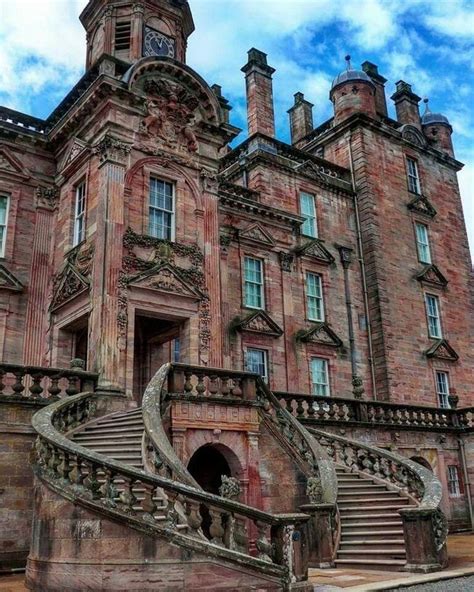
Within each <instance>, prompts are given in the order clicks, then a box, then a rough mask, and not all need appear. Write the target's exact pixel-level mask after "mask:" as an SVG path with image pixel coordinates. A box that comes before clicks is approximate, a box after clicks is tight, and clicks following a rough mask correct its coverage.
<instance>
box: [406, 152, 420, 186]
mask: <svg viewBox="0 0 474 592" xmlns="http://www.w3.org/2000/svg"><path fill="white" fill-rule="evenodd" d="M407 172H408V188H409V190H410V191H411V192H412V193H421V187H420V178H419V175H418V165H417V163H416V161H415V160H413V159H412V158H407Z"/></svg>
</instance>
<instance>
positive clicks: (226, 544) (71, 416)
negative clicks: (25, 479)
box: [32, 393, 309, 589]
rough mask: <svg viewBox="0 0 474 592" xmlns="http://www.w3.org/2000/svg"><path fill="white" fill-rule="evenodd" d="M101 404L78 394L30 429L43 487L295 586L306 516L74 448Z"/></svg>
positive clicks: (45, 410) (48, 411) (40, 414)
mask: <svg viewBox="0 0 474 592" xmlns="http://www.w3.org/2000/svg"><path fill="white" fill-rule="evenodd" d="M96 401H97V395H95V394H94V393H80V394H78V395H75V396H72V397H68V398H65V399H61V400H59V401H57V402H55V403H52V404H51V405H49V406H48V407H45V408H43V409H41V410H40V411H38V412H37V413H36V414H35V415H34V416H33V420H32V424H33V428H34V429H35V431H36V432H37V434H38V439H37V442H36V445H35V449H36V463H35V471H36V473H37V475H38V476H39V477H40V478H41V479H43V480H45V481H46V482H47V483H48V485H49V486H51V487H52V488H53V489H54V490H55V491H56V492H57V493H58V494H59V495H62V496H64V497H66V498H68V499H71V500H73V501H74V502H75V503H80V504H82V505H85V506H86V507H89V508H92V509H94V510H96V511H97V510H100V511H101V512H103V513H105V514H107V515H109V516H112V517H114V518H121V519H122V520H125V521H126V522H127V523H128V524H131V525H132V526H134V527H135V528H138V529H139V530H141V531H144V532H150V531H155V532H159V533H160V534H162V535H163V536H165V537H167V538H168V539H169V538H170V537H172V540H173V542H174V543H176V544H178V545H181V546H183V547H185V548H187V549H192V550H195V551H202V552H204V553H208V554H211V555H214V556H219V557H225V558H226V559H228V560H231V561H234V562H237V563H240V564H245V565H247V566H249V565H250V566H251V567H254V568H258V569H261V570H264V571H265V572H266V573H271V574H273V575H276V576H278V577H279V578H281V579H282V581H283V582H284V585H285V589H287V587H288V586H289V583H290V582H291V581H292V580H294V575H293V567H292V565H293V564H292V545H293V542H292V541H293V536H292V535H293V531H294V530H295V528H296V527H297V526H298V525H299V524H302V523H304V522H305V521H306V520H307V519H308V518H309V517H308V516H307V515H305V514H302V513H300V514H296V513H295V514H270V513H268V512H264V511H262V510H258V509H256V508H252V507H249V506H246V505H244V504H241V503H239V502H236V501H233V500H230V499H226V498H222V497H220V496H216V495H213V494H210V493H207V492H205V491H203V490H202V489H196V488H193V487H191V486H189V485H186V484H183V483H179V482H177V481H173V480H171V479H168V478H165V477H162V476H160V475H152V474H149V473H146V472H145V471H142V470H140V469H136V468H133V467H131V466H129V465H126V464H125V463H122V462H120V461H118V460H114V459H110V458H108V457H107V456H104V455H103V454H99V453H97V452H93V451H91V450H88V449H86V448H84V447H82V446H80V445H79V444H77V443H75V442H73V441H71V440H69V439H68V438H67V437H66V436H65V435H64V434H65V433H67V432H69V431H71V429H75V428H77V427H78V426H79V425H82V424H84V423H86V422H88V421H90V420H91V419H92V418H93V415H94V413H95V409H96ZM99 472H103V474H104V476H105V478H104V482H103V483H100V482H99V480H98V473H99ZM117 479H120V481H123V483H124V490H123V491H122V493H120V495H118V492H117V488H116V485H115V483H114V482H115V480H117ZM137 483H138V484H141V485H142V488H144V490H145V494H144V498H143V499H142V500H139V499H137V498H136V496H135V495H134V487H135V486H136V484H137ZM158 491H160V492H164V493H165V495H166V496H167V500H168V505H167V508H166V521H165V526H160V524H159V523H158V522H157V521H156V520H155V518H154V515H155V514H156V512H157V506H156V504H155V501H154V498H155V496H156V494H157V492H158ZM137 504H139V507H140V509H141V511H142V512H143V515H142V516H140V515H137V513H136V510H135V508H136V506H137ZM177 504H181V505H182V507H184V513H183V512H181V513H180V512H179V511H178V507H177ZM200 504H205V505H206V506H208V508H209V511H210V515H211V518H212V523H211V526H210V534H211V536H212V537H213V538H212V541H209V540H207V539H206V538H204V536H203V534H202V530H201V522H202V519H201V517H200V514H199V506H200ZM180 520H184V522H182V524H181V525H180V526H184V527H185V528H186V529H187V530H188V531H191V533H192V534H188V533H186V534H183V532H180V530H179V528H178V526H179V521H180ZM247 521H251V522H253V523H254V524H255V525H256V529H257V531H258V538H257V540H256V543H255V546H256V548H257V551H258V557H253V556H250V554H249V551H248V549H247V548H246V547H247V545H248V541H247V539H246V534H245V532H243V531H242V525H243V524H245V523H246V522H247ZM237 535H238V536H237ZM244 547H245V549H244Z"/></svg>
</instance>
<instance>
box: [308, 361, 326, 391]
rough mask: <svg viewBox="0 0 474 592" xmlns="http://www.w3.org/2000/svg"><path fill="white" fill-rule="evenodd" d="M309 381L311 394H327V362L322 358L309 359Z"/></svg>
mask: <svg viewBox="0 0 474 592" xmlns="http://www.w3.org/2000/svg"><path fill="white" fill-rule="evenodd" d="M311 381H312V384H313V395H317V396H321V397H327V396H329V381H328V363H327V361H326V360H324V359H322V358H313V359H312V360H311Z"/></svg>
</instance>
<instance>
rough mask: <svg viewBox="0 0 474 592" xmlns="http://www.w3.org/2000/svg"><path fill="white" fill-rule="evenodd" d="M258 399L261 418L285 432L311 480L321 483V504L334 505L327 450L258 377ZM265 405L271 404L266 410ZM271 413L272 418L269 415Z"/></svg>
mask: <svg viewBox="0 0 474 592" xmlns="http://www.w3.org/2000/svg"><path fill="white" fill-rule="evenodd" d="M257 397H259V398H260V401H263V406H262V409H263V411H264V413H263V414H262V415H263V417H266V418H268V416H269V415H271V418H272V420H273V422H274V423H276V424H277V425H278V427H279V428H280V430H282V431H285V430H286V431H288V430H289V433H288V436H289V437H288V438H287V439H288V440H289V441H290V442H291V444H292V446H293V447H294V448H296V449H297V451H298V453H299V455H300V456H301V458H303V459H304V460H305V461H306V463H307V464H308V466H309V471H310V476H314V477H317V478H319V480H320V483H321V500H320V501H321V503H327V504H334V505H336V502H337V474H336V469H335V466H334V462H333V461H332V460H331V459H330V457H329V455H328V454H327V452H326V450H325V449H324V448H323V447H322V446H321V445H320V444H319V442H317V440H316V439H315V438H314V437H313V436H312V434H311V433H310V432H309V431H308V430H307V429H306V428H305V427H304V426H303V425H302V424H301V423H300V422H299V421H298V420H297V419H296V418H295V417H294V416H293V415H292V414H291V413H289V412H288V411H287V410H286V409H285V407H283V405H282V404H281V403H280V401H279V400H278V398H277V397H276V396H275V395H274V394H273V393H272V391H271V390H270V389H269V388H268V386H267V384H266V383H265V381H264V380H263V379H262V378H261V377H260V376H258V377H257ZM266 402H268V403H269V404H270V406H271V407H269V406H268V405H267V404H266ZM271 410H273V414H272V413H271Z"/></svg>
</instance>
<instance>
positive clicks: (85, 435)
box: [72, 430, 143, 442]
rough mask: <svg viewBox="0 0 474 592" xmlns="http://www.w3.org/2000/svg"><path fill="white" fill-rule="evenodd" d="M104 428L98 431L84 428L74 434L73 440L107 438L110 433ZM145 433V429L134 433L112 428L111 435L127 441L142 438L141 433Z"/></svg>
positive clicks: (115, 438)
mask: <svg viewBox="0 0 474 592" xmlns="http://www.w3.org/2000/svg"><path fill="white" fill-rule="evenodd" d="M103 431H104V430H97V431H89V430H84V431H83V432H78V433H76V434H74V435H73V436H72V439H73V440H78V441H79V440H84V439H87V440H107V439H108V436H109V434H104V433H103ZM142 433H143V430H136V431H134V432H132V433H129V432H118V433H117V432H115V431H114V430H111V434H110V436H112V437H113V438H114V440H120V442H122V441H125V440H127V441H128V440H139V439H140V438H141V435H142Z"/></svg>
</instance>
